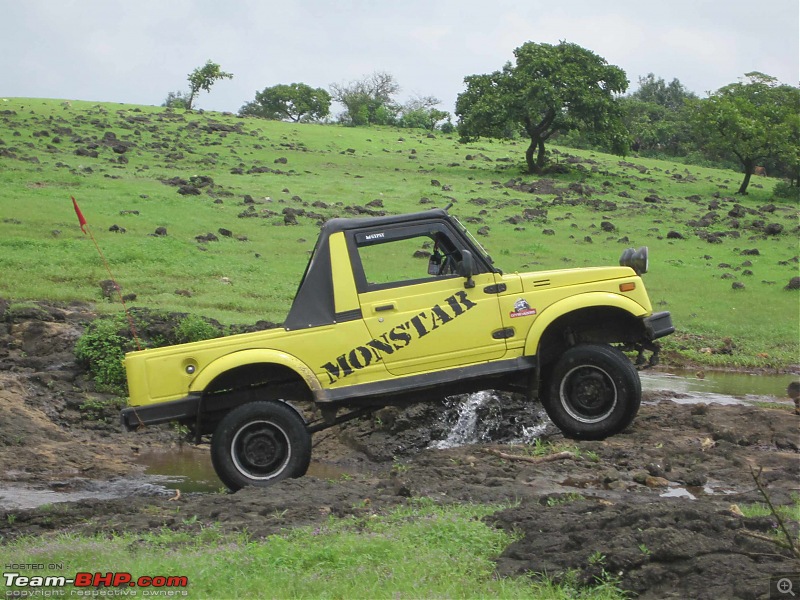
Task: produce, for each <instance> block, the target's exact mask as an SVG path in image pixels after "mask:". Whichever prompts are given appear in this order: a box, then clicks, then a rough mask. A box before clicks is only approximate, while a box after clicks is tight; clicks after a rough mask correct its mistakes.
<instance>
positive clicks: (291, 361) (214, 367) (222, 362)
mask: <svg viewBox="0 0 800 600" xmlns="http://www.w3.org/2000/svg"><path fill="white" fill-rule="evenodd" d="M259 363H260V364H273V365H281V366H284V367H287V368H289V369H291V370H292V371H294V372H295V373H297V374H298V375H299V376H300V377H301V378H302V379H303V381H305V383H306V385H307V386H308V388H309V389H310V390H311V393H312V394H313V395H314V397H317V396H318V395H319V393H320V392H321V391H322V386H321V385H320V383H319V379H317V377H316V375H314V371H312V370H311V369H310V368H309V367H308V366H307V365H306V364H305V363H304V362H303V361H301V360H300V359H299V358H297V357H296V356H293V355H291V354H288V353H287V352H282V351H280V350H271V349H250V350H240V351H239V352H232V353H230V354H226V355H225V356H223V357H221V358H218V359H217V360H215V361H214V362H212V363H210V364H209V365H207V366H206V367H205V368H204V369H203V370H202V371H200V372H199V373H198V374H197V377H195V378H194V380H193V381H192V383H191V385H190V386H189V392H190V393H202V392H203V391H204V390H205V389H206V388H207V387H208V386H209V384H210V383H211V382H212V381H214V379H216V378H217V377H219V376H220V375H222V374H223V373H225V372H227V371H230V370H231V369H235V368H236V367H242V366H246V365H253V364H259Z"/></svg>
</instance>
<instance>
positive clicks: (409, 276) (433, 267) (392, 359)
mask: <svg viewBox="0 0 800 600" xmlns="http://www.w3.org/2000/svg"><path fill="white" fill-rule="evenodd" d="M348 242H349V244H350V245H351V253H350V254H351V256H352V257H354V258H353V262H354V265H353V271H354V274H355V277H356V287H357V289H358V297H359V302H360V305H361V313H362V316H363V318H364V322H365V323H366V325H367V328H368V329H369V332H370V335H372V336H373V338H374V339H373V343H372V347H373V348H376V349H377V350H378V352H379V353H380V358H381V359H382V360H383V362H384V364H385V366H386V368H387V369H388V371H389V372H390V373H392V374H394V375H410V374H416V373H421V372H426V371H436V370H442V369H449V368H455V367H460V366H464V365H469V364H473V363H478V362H484V361H490V360H495V359H499V358H502V357H503V356H504V355H505V353H506V344H505V340H504V338H503V337H502V335H499V334H498V332H499V331H501V330H502V327H503V325H502V319H501V316H500V308H499V303H498V298H497V294H496V293H495V292H494V290H493V287H492V286H493V285H494V283H495V274H494V273H493V272H492V269H491V267H490V266H489V265H488V264H486V263H485V262H484V261H483V259H482V258H481V257H476V260H475V263H476V266H475V271H477V272H476V273H475V274H474V275H473V276H472V277H471V279H469V280H468V279H467V278H465V277H462V276H460V275H458V274H456V269H457V265H458V263H459V261H461V260H462V259H463V257H464V252H465V251H466V250H467V249H468V248H467V245H466V243H465V242H464V240H463V238H461V237H460V236H459V235H458V233H457V232H455V231H454V230H453V229H452V228H451V226H450V225H449V224H448V223H446V222H444V221H436V222H428V223H425V224H414V225H407V224H405V225H398V226H390V227H385V228H380V229H373V230H361V231H356V232H351V234H350V238H349V240H348ZM468 282H469V283H470V284H474V285H473V286H472V287H467V284H468Z"/></svg>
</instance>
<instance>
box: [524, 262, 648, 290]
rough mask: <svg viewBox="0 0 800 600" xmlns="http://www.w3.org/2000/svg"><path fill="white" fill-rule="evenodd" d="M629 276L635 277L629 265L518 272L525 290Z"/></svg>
mask: <svg viewBox="0 0 800 600" xmlns="http://www.w3.org/2000/svg"><path fill="white" fill-rule="evenodd" d="M630 277H637V275H636V273H635V272H634V271H633V269H631V268H630V267H588V268H581V269H559V270H556V271H536V272H534V273H520V279H521V280H522V289H523V290H524V291H526V292H531V291H534V290H538V289H542V288H555V287H564V286H569V285H581V284H585V283H595V282H598V281H610V280H614V279H626V278H630Z"/></svg>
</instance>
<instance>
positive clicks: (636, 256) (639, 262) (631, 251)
mask: <svg viewBox="0 0 800 600" xmlns="http://www.w3.org/2000/svg"><path fill="white" fill-rule="evenodd" d="M619 265H620V266H621V267H630V268H631V269H633V270H634V271H636V274H637V275H642V274H644V273H647V269H648V267H649V266H650V261H649V258H648V256H647V246H642V247H641V248H639V249H638V250H636V249H635V248H626V249H625V250H624V251H623V252H622V256H620V257H619Z"/></svg>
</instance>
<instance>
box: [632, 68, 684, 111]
mask: <svg viewBox="0 0 800 600" xmlns="http://www.w3.org/2000/svg"><path fill="white" fill-rule="evenodd" d="M629 98H633V99H635V100H639V101H641V102H647V103H650V104H655V105H658V106H662V107H664V108H666V109H671V110H678V109H680V108H683V106H684V105H685V104H686V101H687V100H694V99H696V98H697V95H696V94H695V93H694V92H692V91H691V90H689V89H688V88H686V86H684V85H683V84H682V83H681V82H680V81H679V80H678V79H677V78H676V79H673V80H672V81H670V82H669V83H667V82H666V81H664V78H663V77H659V78H658V79H656V76H655V75H653V73H648V74H647V75H646V76H645V77H639V87H638V89H637V90H636V91H635V92H632V93H631V94H630V95H629Z"/></svg>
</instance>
